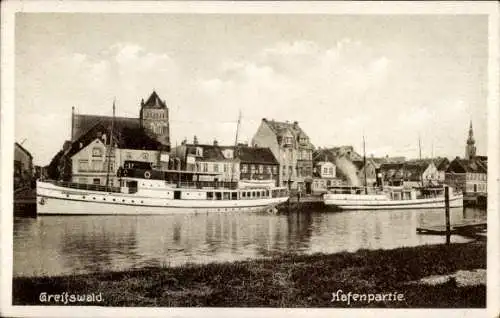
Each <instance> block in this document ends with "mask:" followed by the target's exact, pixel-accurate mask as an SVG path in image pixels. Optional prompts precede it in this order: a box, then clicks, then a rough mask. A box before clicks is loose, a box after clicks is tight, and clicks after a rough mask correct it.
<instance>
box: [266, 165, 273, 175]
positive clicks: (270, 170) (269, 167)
mask: <svg viewBox="0 0 500 318" xmlns="http://www.w3.org/2000/svg"><path fill="white" fill-rule="evenodd" d="M266 172H267V173H269V174H271V173H272V168H271V166H266Z"/></svg>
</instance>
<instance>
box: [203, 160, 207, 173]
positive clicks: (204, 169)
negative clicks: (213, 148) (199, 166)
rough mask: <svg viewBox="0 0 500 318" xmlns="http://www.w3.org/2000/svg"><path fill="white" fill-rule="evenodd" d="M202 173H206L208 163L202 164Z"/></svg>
mask: <svg viewBox="0 0 500 318" xmlns="http://www.w3.org/2000/svg"><path fill="white" fill-rule="evenodd" d="M203 172H208V163H206V162H204V163H203Z"/></svg>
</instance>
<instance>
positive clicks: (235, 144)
mask: <svg viewBox="0 0 500 318" xmlns="http://www.w3.org/2000/svg"><path fill="white" fill-rule="evenodd" d="M240 123H241V109H240V110H239V112H238V124H237V125H236V138H235V139H234V151H233V165H232V167H231V183H232V182H233V176H234V162H235V160H236V153H237V152H238V134H239V131H240Z"/></svg>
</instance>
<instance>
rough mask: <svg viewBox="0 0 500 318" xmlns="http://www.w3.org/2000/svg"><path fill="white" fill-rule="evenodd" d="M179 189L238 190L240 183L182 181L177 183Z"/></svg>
mask: <svg viewBox="0 0 500 318" xmlns="http://www.w3.org/2000/svg"><path fill="white" fill-rule="evenodd" d="M176 184H177V187H178V188H197V189H207V188H209V189H228V190H236V189H237V188H238V182H228V181H181V182H178V183H176Z"/></svg>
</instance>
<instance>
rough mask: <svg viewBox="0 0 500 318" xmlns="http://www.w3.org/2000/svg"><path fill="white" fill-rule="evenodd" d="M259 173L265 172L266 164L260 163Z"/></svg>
mask: <svg viewBox="0 0 500 318" xmlns="http://www.w3.org/2000/svg"><path fill="white" fill-rule="evenodd" d="M259 173H264V166H263V165H259Z"/></svg>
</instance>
